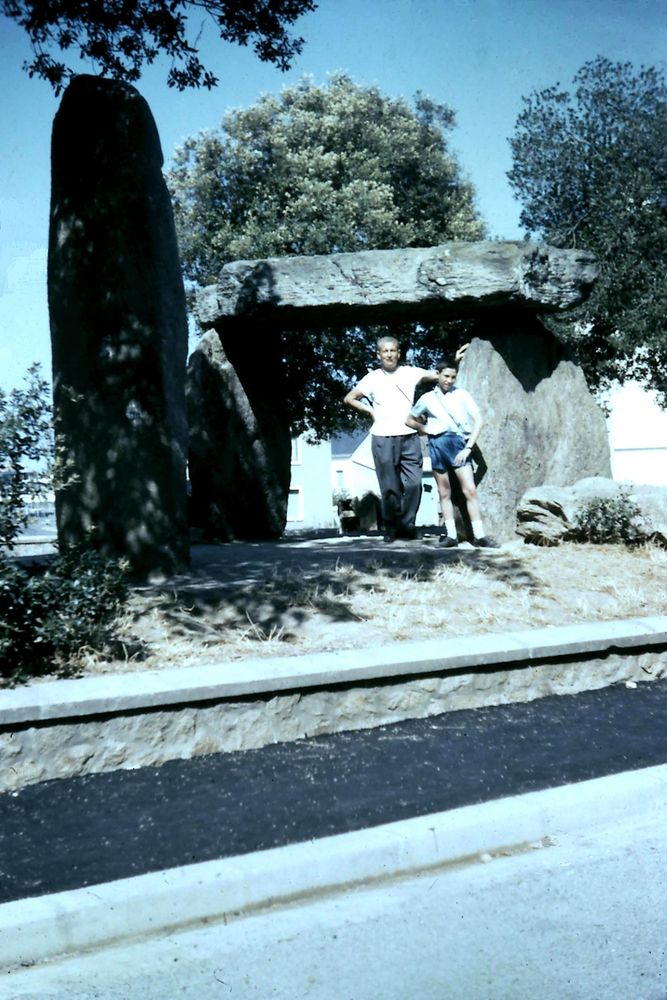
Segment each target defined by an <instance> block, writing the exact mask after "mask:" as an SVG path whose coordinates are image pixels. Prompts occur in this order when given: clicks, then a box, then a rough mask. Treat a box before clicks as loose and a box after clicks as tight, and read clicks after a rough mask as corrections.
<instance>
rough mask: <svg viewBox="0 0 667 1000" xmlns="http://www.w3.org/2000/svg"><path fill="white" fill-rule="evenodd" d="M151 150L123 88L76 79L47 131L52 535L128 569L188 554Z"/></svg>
mask: <svg viewBox="0 0 667 1000" xmlns="http://www.w3.org/2000/svg"><path fill="white" fill-rule="evenodd" d="M162 163H163V158H162V151H161V147H160V140H159V137H158V133H157V129H156V126H155V122H154V119H153V116H152V114H151V112H150V109H149V107H148V104H147V103H146V101H145V100H144V99H143V98H142V97H141V96H140V95H139V93H138V92H137V91H136V90H135V89H134V88H133V87H131V86H129V85H127V84H123V83H117V82H113V81H110V80H104V79H101V78H99V77H92V76H79V77H76V78H75V79H74V80H73V82H72V83H71V84H70V85H69V87H68V88H67V90H66V91H65V94H64V97H63V99H62V102H61V105H60V108H59V110H58V112H57V114H56V118H55V122H54V127H53V135H52V191H51V219H50V232H49V264H48V282H49V312H50V319H51V339H52V348H53V382H54V407H55V414H56V428H57V438H58V442H59V444H60V446H61V448H62V453H63V457H64V458H65V460H66V462H67V464H68V472H69V473H71V472H73V473H74V476H73V477H72V476H71V475H70V476H69V478H70V482H69V485H67V486H66V487H65V488H64V489H61V490H60V491H59V492H58V494H57V497H56V517H57V523H58V537H59V539H60V541H61V542H64V543H78V542H83V543H85V544H92V545H94V546H95V547H96V548H99V549H100V550H101V551H103V552H105V553H108V554H110V555H116V556H126V557H127V558H128V559H129V560H130V563H131V565H132V566H133V568H134V569H135V570H137V571H139V572H149V571H151V570H165V571H169V570H172V569H174V568H175V567H177V566H179V565H181V564H183V563H184V562H186V561H187V552H188V536H187V517H186V474H185V472H186V455H187V423H186V414H185V364H186V358H187V319H186V310H185V295H184V290H183V281H182V276H181V270H180V265H179V258H178V249H177V244H176V234H175V229H174V222H173V215H172V210H171V204H170V200H169V195H168V192H167V187H166V184H165V182H164V178H163V176H162V170H161V168H162Z"/></svg>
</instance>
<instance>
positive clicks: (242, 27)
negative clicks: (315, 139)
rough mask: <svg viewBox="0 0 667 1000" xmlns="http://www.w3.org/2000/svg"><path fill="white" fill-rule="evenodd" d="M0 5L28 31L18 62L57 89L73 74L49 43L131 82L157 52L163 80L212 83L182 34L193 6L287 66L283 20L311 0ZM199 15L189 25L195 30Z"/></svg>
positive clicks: (288, 42) (289, 49) (290, 51)
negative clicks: (164, 65)
mask: <svg viewBox="0 0 667 1000" xmlns="http://www.w3.org/2000/svg"><path fill="white" fill-rule="evenodd" d="M0 2H1V4H2V6H1V7H0V10H2V13H3V14H5V15H6V16H7V17H10V18H11V19H12V20H13V21H16V22H17V23H18V24H20V25H21V27H22V28H24V29H25V31H26V32H27V34H28V38H29V39H30V43H31V45H32V49H33V53H34V58H33V60H32V62H29V63H26V64H25V65H24V69H26V70H27V72H28V73H29V75H30V76H39V77H42V78H43V79H45V80H48V81H49V83H51V85H52V86H53V88H54V90H55V92H56V94H59V93H60V92H61V90H62V89H63V87H64V86H65V85H66V84H67V82H68V80H69V78H70V77H72V76H73V75H74V72H75V71H73V70H72V69H69V68H68V67H67V66H66V65H65V63H64V62H60V61H58V60H57V59H56V58H54V56H53V55H52V54H51V50H53V49H55V50H56V51H58V52H68V51H70V50H72V51H76V52H77V55H78V56H79V57H80V58H82V59H89V60H92V62H93V64H94V65H96V66H97V67H98V68H99V72H100V74H101V75H103V76H108V77H111V78H112V79H115V80H125V81H126V82H128V83H133V82H135V81H136V80H138V79H139V77H140V75H141V70H142V67H143V66H144V65H150V64H151V63H152V62H154V61H155V59H156V58H157V56H158V55H159V54H160V53H164V54H165V55H168V56H170V57H171V59H172V66H171V68H170V70H169V73H168V74H167V83H168V85H169V86H170V87H176V88H177V89H178V90H185V89H186V88H187V87H206V88H208V89H210V88H211V87H214V86H215V85H216V83H217V82H218V81H217V79H216V77H215V76H214V75H213V73H211V72H210V70H207V69H206V67H205V66H204V65H203V64H202V62H201V61H200V59H199V56H198V53H197V42H198V35H197V38H196V39H195V42H194V43H192V42H191V41H190V40H189V28H190V27H191V24H190V21H191V20H192V19H193V18H194V15H195V14H196V13H198V12H201V14H202V16H203V17H204V16H206V17H208V18H210V19H211V20H212V21H213V23H214V24H215V26H216V29H217V31H218V33H219V35H220V38H221V39H222V40H223V41H225V42H236V43H238V44H239V45H247V44H248V42H250V41H252V43H253V48H254V50H255V53H256V54H257V55H258V56H259V58H260V59H261V60H262V61H263V62H271V63H275V64H276V65H277V66H278V67H279V68H280V69H282V70H285V69H288V68H289V66H290V63H291V60H292V59H293V58H294V56H295V55H297V54H298V53H299V52H300V51H301V48H302V46H303V39H302V38H292V37H291V36H290V35H289V33H288V31H287V26H290V25H292V24H294V22H295V21H296V20H297V19H298V18H299V17H300V16H301V14H304V13H306V12H307V11H312V10H315V9H316V6H317V5H316V4H315V3H314V2H313V0H244V2H243V3H236V2H233V0H132V2H127V0H107V2H105V3H99V2H98V0H49V2H48V3H45V2H44V0H0ZM201 26H202V24H201V22H200V23H199V24H198V25H197V30H198V31H201Z"/></svg>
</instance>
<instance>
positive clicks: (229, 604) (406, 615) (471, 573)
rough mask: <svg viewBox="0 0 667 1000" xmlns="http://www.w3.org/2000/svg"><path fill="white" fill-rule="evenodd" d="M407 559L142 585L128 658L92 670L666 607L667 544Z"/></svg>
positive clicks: (345, 561) (87, 668)
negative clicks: (252, 577)
mask: <svg viewBox="0 0 667 1000" xmlns="http://www.w3.org/2000/svg"><path fill="white" fill-rule="evenodd" d="M403 556H404V557H403V558H402V559H401V560H400V561H396V560H395V561H394V562H392V561H390V560H389V559H384V558H377V557H372V556H371V557H369V555H368V553H367V554H366V555H365V556H363V557H361V556H359V555H358V554H357V555H355V554H353V553H349V554H346V555H345V556H342V557H341V558H340V559H339V560H338V562H337V563H336V564H335V565H334V566H333V567H332V568H329V569H319V570H318V569H317V568H308V569H304V570H298V571H297V570H293V569H285V570H284V571H276V570H275V569H273V570H272V571H270V572H267V576H266V578H265V579H263V580H261V581H259V582H257V583H254V584H250V583H248V584H245V585H243V586H239V585H235V586H231V585H229V584H224V583H221V582H219V581H216V580H215V579H212V578H211V576H204V574H200V575H199V576H197V575H196V574H194V575H193V576H192V577H190V578H188V579H187V581H185V582H184V584H183V585H182V586H181V588H180V589H179V588H173V587H172V588H162V589H159V588H153V589H147V590H143V591H137V592H135V593H134V594H133V596H132V598H131V601H130V605H129V613H128V614H127V615H126V617H125V620H124V622H123V627H122V631H121V639H122V637H123V634H124V635H125V637H126V646H125V648H126V649H127V650H141V651H142V652H141V653H140V654H138V653H134V654H132V653H131V654H130V655H129V656H126V657H125V658H124V659H116V660H113V661H107V662H103V661H101V660H99V659H98V658H96V657H95V656H94V655H91V657H90V658H89V660H88V661H86V662H84V663H82V664H81V663H80V664H79V668H80V670H81V671H82V672H83V673H99V672H107V671H119V670H136V669H143V668H146V669H158V668H160V667H176V666H192V665H195V664H201V663H205V662H209V663H210V662H216V663H221V664H224V662H225V661H230V660H239V659H247V658H249V657H257V656H280V655H283V656H284V655H301V654H302V655H306V654H312V653H316V652H325V651H333V650H341V649H354V648H369V647H376V646H379V645H382V644H387V643H391V642H402V641H407V640H414V639H433V638H438V637H442V638H443V640H445V639H447V638H448V637H451V636H466V635H476V634H480V633H483V632H502V631H517V630H524V629H527V628H538V627H545V626H550V625H564V624H569V623H577V622H584V621H599V620H604V619H617V618H621V619H622V618H631V617H642V616H646V615H660V614H665V613H666V612H667V605H666V601H665V597H664V595H665V594H667V552H666V551H665V550H664V549H659V548H657V547H654V546H642V547H636V548H632V549H628V548H627V547H626V546H624V545H593V544H579V543H565V544H563V545H561V546H559V547H557V548H539V547H536V546H529V545H521V544H517V545H516V546H510V547H508V548H506V549H502V550H500V551H498V552H494V553H480V552H478V551H474V550H464V549H459V550H457V552H456V553H454V555H453V557H452V556H448V557H446V558H442V554H441V553H438V552H437V550H435V549H424V548H420V547H415V548H414V549H411V550H410V551H409V552H407V551H405V550H404V553H403Z"/></svg>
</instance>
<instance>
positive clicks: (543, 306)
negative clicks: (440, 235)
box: [197, 241, 597, 329]
mask: <svg viewBox="0 0 667 1000" xmlns="http://www.w3.org/2000/svg"><path fill="white" fill-rule="evenodd" d="M596 276H597V268H596V265H595V261H594V259H593V257H592V256H591V255H590V254H588V253H586V252H584V251H578V250H558V249H555V248H554V247H550V246H546V245H544V244H536V243H525V242H519V241H517V242H491V241H489V242H479V243H458V242H453V243H445V244H443V245H441V246H437V247H430V248H427V249H422V248H417V249H414V248H412V249H400V250H367V251H362V252H358V253H341V254H331V255H328V256H313V257H281V258H268V259H266V260H254V261H235V262H234V263H231V264H227V265H226V266H225V267H224V268H223V269H222V271H221V273H220V278H219V280H218V283H217V285H214V286H212V287H210V288H205V289H203V290H202V291H201V292H200V293H199V294H198V296H197V314H198V317H199V320H200V322H201V323H202V325H203V326H205V327H206V326H209V327H210V326H214V325H216V324H220V323H225V324H227V325H233V324H234V322H235V321H238V319H239V318H240V317H244V316H245V317H247V316H248V315H252V314H257V313H262V312H266V313H267V314H270V316H271V320H272V322H274V323H276V324H280V325H282V327H283V328H290V329H294V328H295V327H297V326H310V327H312V326H318V325H319V326H327V325H332V324H333V325H335V324H348V325H349V324H360V325H362V324H364V323H369V322H370V323H384V322H390V321H392V320H397V319H399V320H400V319H406V318H409V319H413V320H418V319H434V318H443V317H447V316H453V315H455V316H460V315H462V314H466V313H469V312H470V311H476V310H478V309H480V308H485V307H488V306H514V307H516V306H523V307H526V308H528V309H533V310H537V311H539V312H544V313H546V312H558V311H561V310H563V309H569V308H571V307H572V306H575V305H578V304H579V303H580V302H582V301H584V299H585V298H586V297H587V295H588V293H589V292H590V289H591V287H592V285H593V282H594V281H595V278H596Z"/></svg>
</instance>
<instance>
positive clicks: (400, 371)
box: [344, 337, 438, 542]
mask: <svg viewBox="0 0 667 1000" xmlns="http://www.w3.org/2000/svg"><path fill="white" fill-rule="evenodd" d="M377 356H378V358H379V361H380V367H379V368H376V369H375V371H372V372H369V373H368V374H367V375H364V377H363V378H362V379H361V381H360V382H358V383H357V385H356V386H355V387H354V389H351V390H350V392H348V394H347V395H346V396H345V399H344V402H345V403H347V405H348V406H351V407H352V408H353V409H355V410H358V411H359V413H364V414H366V415H367V416H369V417H371V418H372V420H373V426H372V428H371V450H372V453H373V461H374V463H375V472H376V474H377V477H378V483H379V484H380V493H381V495H382V518H383V521H384V540H385V542H393V541H394V540H395V539H396V538H416V537H417V531H416V528H415V518H416V516H417V510H418V509H419V501H420V500H421V492H422V450H421V443H420V441H419V435H418V434H417V433H416V429H413V428H410V429H408V428H407V427H406V424H405V421H406V418H407V417H408V415H409V413H410V409H411V407H412V404H413V400H414V395H415V389H416V388H417V386H418V385H419V383H420V382H436V381H437V378H438V375H437V373H436V372H434V371H427V370H426V369H425V368H415V367H413V366H412V365H399V363H398V362H399V359H400V357H401V352H400V349H399V346H398V341H397V340H396V338H395V337H381V338H380V339H379V340H378V342H377Z"/></svg>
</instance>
